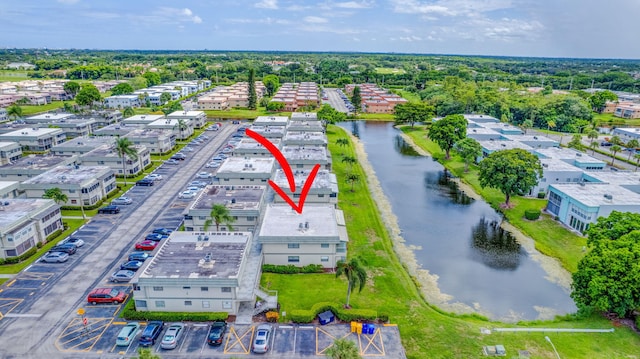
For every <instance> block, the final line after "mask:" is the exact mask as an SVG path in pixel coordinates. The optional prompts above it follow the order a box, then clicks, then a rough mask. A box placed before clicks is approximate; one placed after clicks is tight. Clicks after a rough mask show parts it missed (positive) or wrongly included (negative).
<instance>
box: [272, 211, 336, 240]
mask: <svg viewBox="0 0 640 359" xmlns="http://www.w3.org/2000/svg"><path fill="white" fill-rule="evenodd" d="M307 227H308V228H307ZM339 235H340V233H339V231H338V222H337V219H336V209H335V206H334V205H333V204H331V205H329V204H328V205H313V206H304V208H303V210H302V213H297V212H296V211H294V210H293V209H292V208H291V206H289V205H288V204H273V203H270V204H268V205H267V206H266V208H265V212H264V218H263V220H262V226H261V227H260V235H259V238H260V240H261V241H262V239H263V237H271V238H283V239H286V238H305V237H308V238H310V239H314V238H318V237H327V238H334V239H336V240H337V239H338V238H339Z"/></svg>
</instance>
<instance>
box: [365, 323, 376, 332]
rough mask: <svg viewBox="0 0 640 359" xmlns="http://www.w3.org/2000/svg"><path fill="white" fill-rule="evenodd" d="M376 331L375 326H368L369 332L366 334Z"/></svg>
mask: <svg viewBox="0 0 640 359" xmlns="http://www.w3.org/2000/svg"><path fill="white" fill-rule="evenodd" d="M375 331H376V325H375V324H369V330H368V332H367V334H373V333H375Z"/></svg>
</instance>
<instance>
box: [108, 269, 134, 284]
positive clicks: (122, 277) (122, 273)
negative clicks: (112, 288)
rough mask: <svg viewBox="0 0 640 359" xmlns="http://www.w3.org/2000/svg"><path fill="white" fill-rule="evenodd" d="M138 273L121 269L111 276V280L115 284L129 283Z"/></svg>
mask: <svg viewBox="0 0 640 359" xmlns="http://www.w3.org/2000/svg"><path fill="white" fill-rule="evenodd" d="M135 274H136V273H135V272H134V271H132V270H128V269H121V270H119V271H117V272H115V273H113V274H111V277H110V278H109V280H110V281H112V282H114V283H118V282H128V281H130V280H131V278H133V276H134V275H135Z"/></svg>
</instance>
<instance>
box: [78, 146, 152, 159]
mask: <svg viewBox="0 0 640 359" xmlns="http://www.w3.org/2000/svg"><path fill="white" fill-rule="evenodd" d="M132 147H133V148H134V149H136V150H137V151H139V150H140V149H141V148H142V147H144V146H141V145H133V146H132ZM93 156H95V157H113V158H115V157H118V158H120V156H119V155H118V152H117V151H116V149H115V146H111V145H110V144H105V145H102V146H100V147H97V148H95V149H94V150H92V151H89V152H87V153H85V154H84V155H83V156H82V158H86V157H93Z"/></svg>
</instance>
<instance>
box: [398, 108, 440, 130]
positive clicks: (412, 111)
mask: <svg viewBox="0 0 640 359" xmlns="http://www.w3.org/2000/svg"><path fill="white" fill-rule="evenodd" d="M393 111H394V113H393V116H394V117H395V123H396V125H400V124H405V123H408V124H410V125H411V127H413V125H414V124H415V123H416V122H425V123H426V122H430V120H431V119H432V118H433V116H434V113H435V109H434V108H433V106H431V105H429V104H427V103H425V102H416V103H412V102H407V103H401V104H398V105H396V107H395V108H394V110H393Z"/></svg>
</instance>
